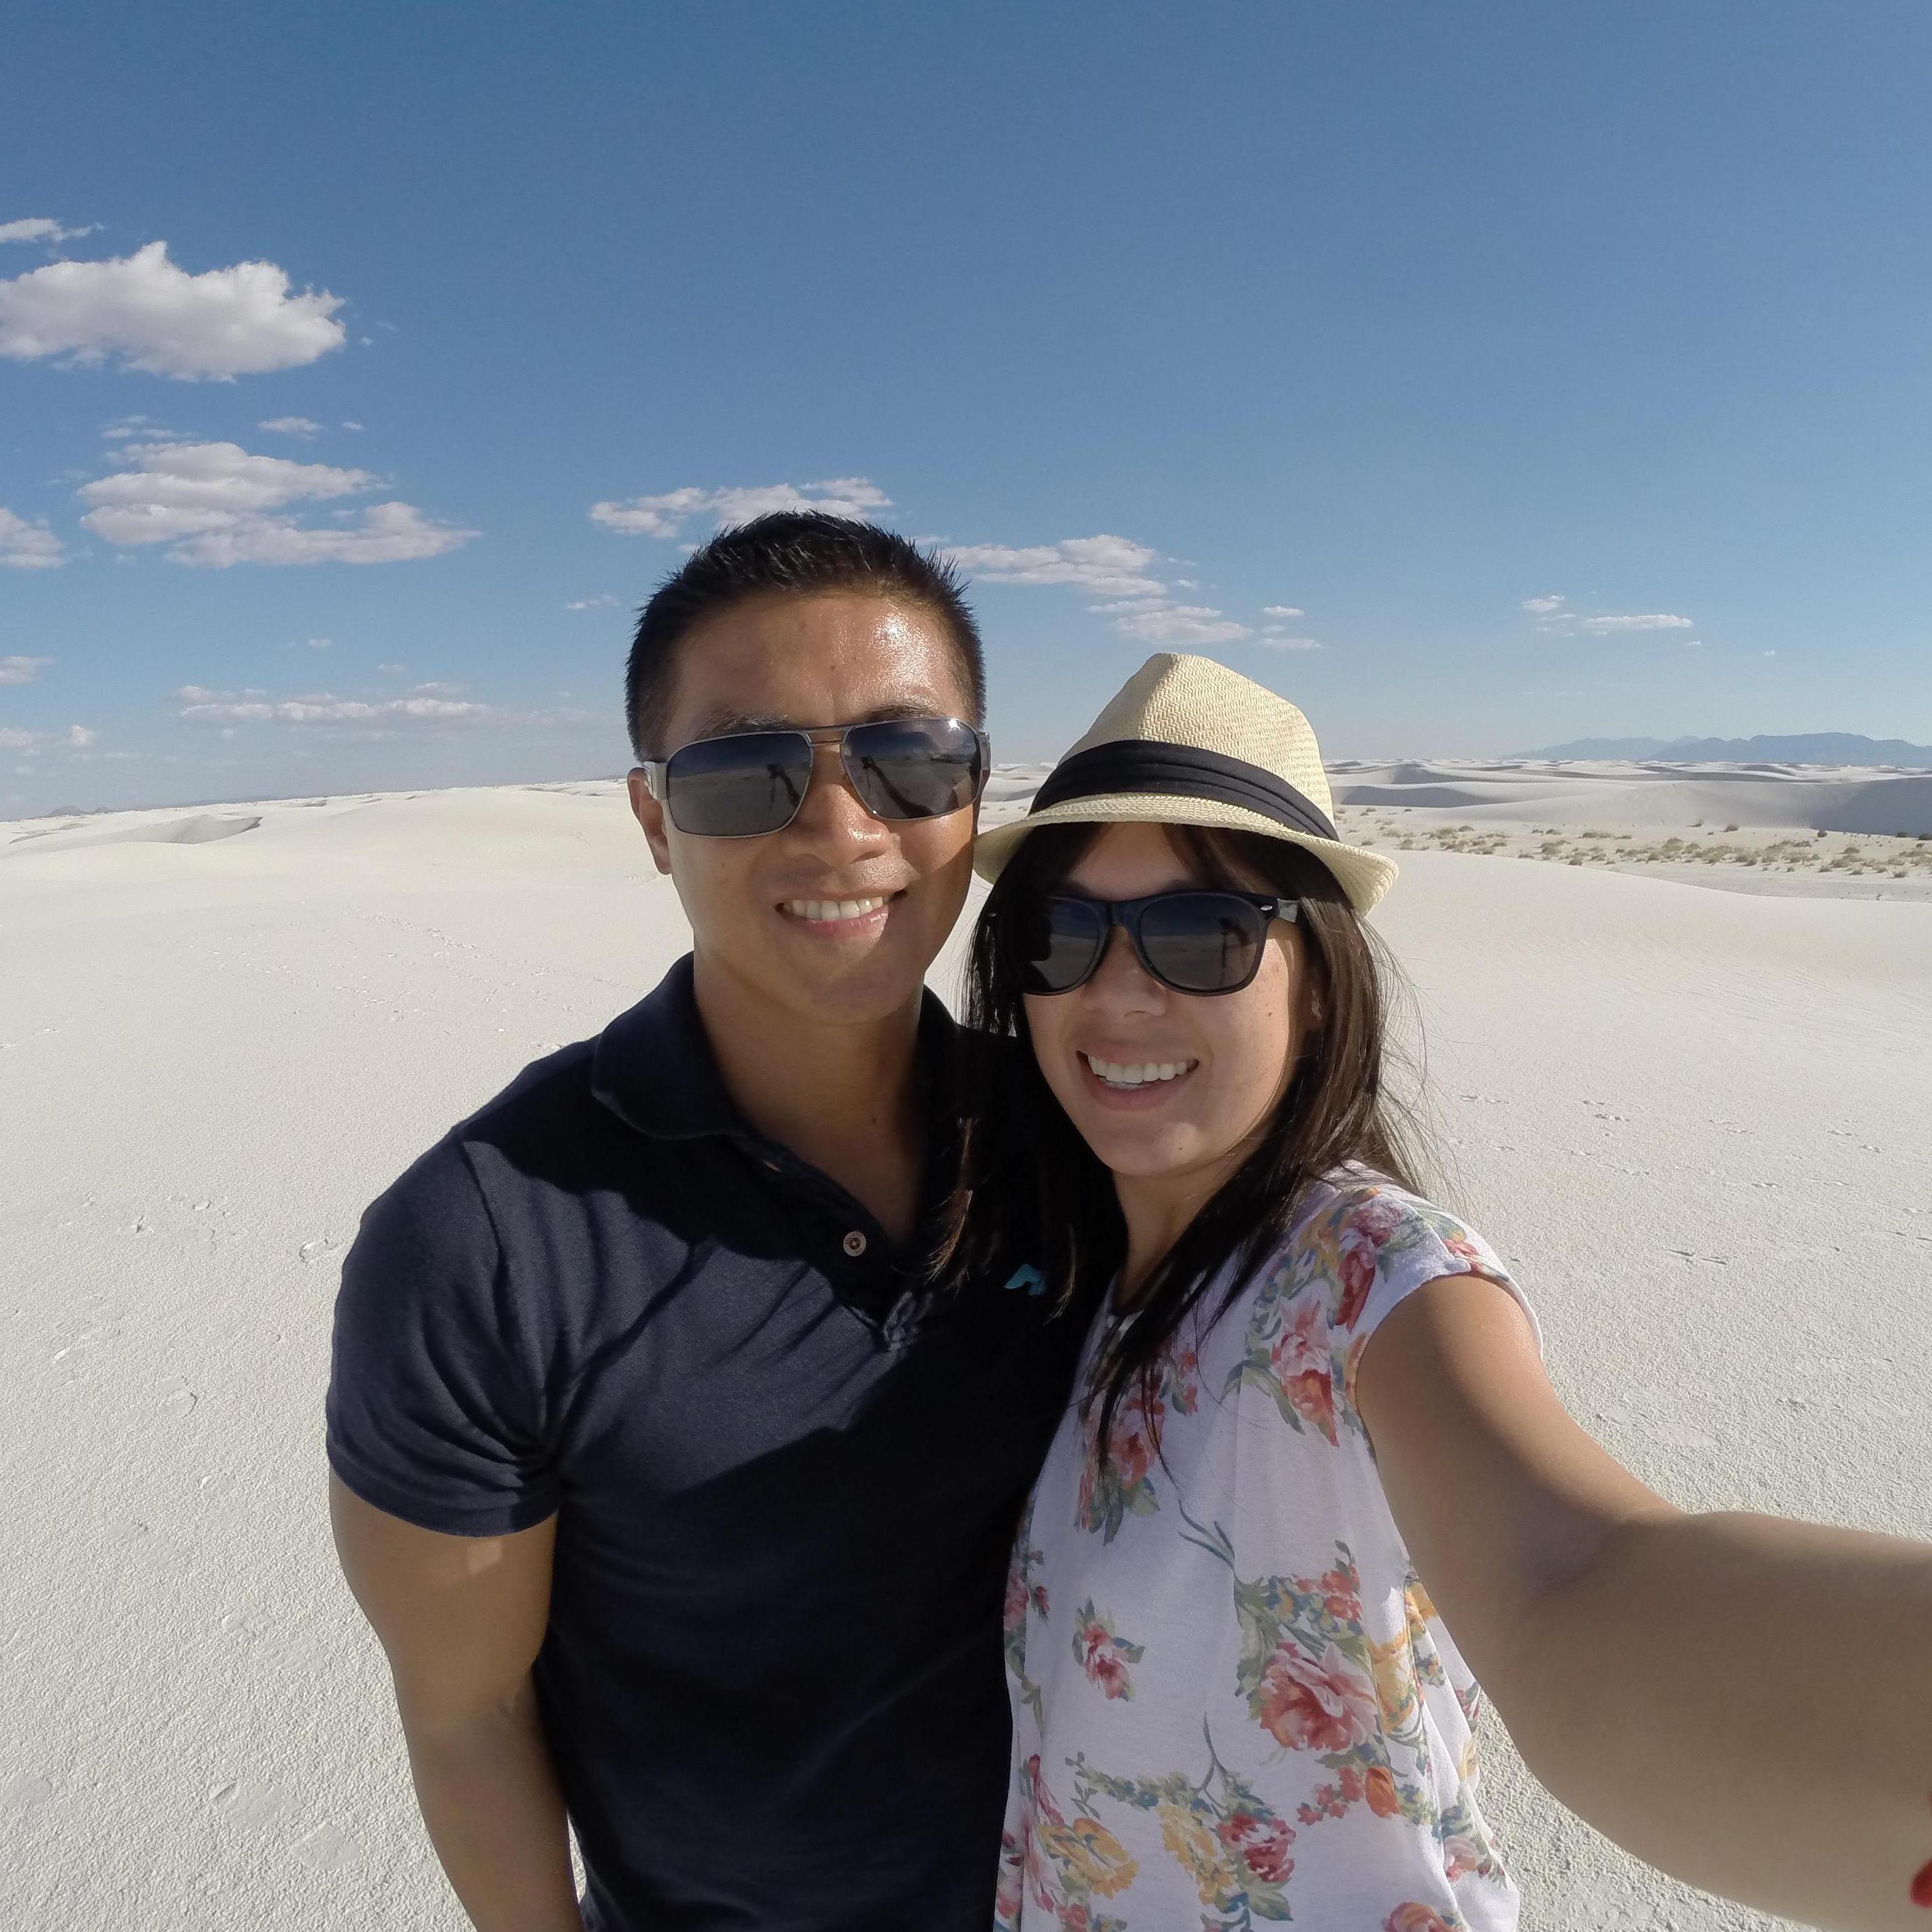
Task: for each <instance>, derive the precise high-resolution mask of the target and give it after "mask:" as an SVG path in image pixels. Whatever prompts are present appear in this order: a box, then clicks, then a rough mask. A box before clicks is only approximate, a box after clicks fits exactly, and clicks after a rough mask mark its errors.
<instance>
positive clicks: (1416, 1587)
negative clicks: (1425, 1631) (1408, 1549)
mask: <svg viewBox="0 0 1932 1932" xmlns="http://www.w3.org/2000/svg"><path fill="white" fill-rule="evenodd" d="M1402 1594H1403V1601H1404V1602H1405V1603H1406V1604H1407V1605H1408V1606H1409V1628H1410V1630H1412V1631H1415V1630H1418V1629H1420V1628H1421V1626H1422V1625H1424V1624H1425V1623H1427V1622H1428V1621H1429V1619H1430V1618H1431V1617H1433V1616H1436V1615H1438V1614H1439V1613H1438V1612H1437V1610H1436V1606H1435V1605H1434V1604H1432V1603H1431V1602H1430V1601H1429V1592H1427V1590H1425V1589H1424V1588H1423V1587H1422V1581H1421V1578H1420V1577H1410V1579H1409V1587H1408V1588H1407V1589H1406V1590H1404V1591H1403V1593H1402Z"/></svg>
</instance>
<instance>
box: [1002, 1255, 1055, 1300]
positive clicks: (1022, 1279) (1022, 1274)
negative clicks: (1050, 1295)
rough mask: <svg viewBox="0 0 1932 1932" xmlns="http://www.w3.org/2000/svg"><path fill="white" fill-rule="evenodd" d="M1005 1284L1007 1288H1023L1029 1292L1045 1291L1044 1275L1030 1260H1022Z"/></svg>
mask: <svg viewBox="0 0 1932 1932" xmlns="http://www.w3.org/2000/svg"><path fill="white" fill-rule="evenodd" d="M1006 1285H1007V1287H1009V1288H1023V1289H1025V1290H1026V1292H1028V1294H1029V1295H1044V1294H1045V1293H1046V1276H1045V1275H1043V1274H1041V1273H1040V1270H1039V1269H1038V1268H1035V1267H1034V1265H1033V1264H1032V1263H1031V1262H1023V1263H1022V1265H1020V1266H1019V1267H1018V1268H1015V1269H1014V1270H1013V1274H1011V1276H1010V1277H1009V1278H1008V1279H1007V1284H1006Z"/></svg>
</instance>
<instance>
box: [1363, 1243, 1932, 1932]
mask: <svg viewBox="0 0 1932 1932" xmlns="http://www.w3.org/2000/svg"><path fill="white" fill-rule="evenodd" d="M1355 1399H1356V1404H1357V1406H1358V1409H1359V1411H1360V1412H1361V1416H1362V1418H1363V1421H1364V1423H1365V1424H1367V1427H1368V1431H1369V1435H1370V1440H1371V1441H1372V1442H1373V1444H1374V1445H1375V1451H1376V1463H1377V1466H1378V1467H1379V1470H1380V1472H1381V1475H1382V1486H1383V1488H1384V1490H1385V1492H1386V1493H1387V1495H1388V1500H1389V1506H1390V1508H1391V1511H1392V1512H1393V1514H1394V1517H1395V1521H1396V1525H1397V1528H1398V1529H1400V1531H1401V1532H1402V1535H1403V1540H1404V1541H1405V1542H1406V1543H1407V1544H1408V1546H1409V1553H1410V1554H1411V1556H1412V1557H1413V1558H1414V1559H1415V1565H1416V1569H1417V1572H1418V1574H1419V1575H1420V1576H1421V1579H1422V1581H1423V1583H1424V1586H1425V1588H1427V1590H1428V1591H1429V1593H1430V1596H1431V1597H1432V1598H1433V1599H1434V1601H1435V1602H1436V1607H1438V1609H1439V1610H1440V1611H1441V1612H1442V1616H1443V1619H1444V1621H1445V1622H1446V1623H1447V1624H1448V1628H1449V1629H1450V1631H1451V1634H1453V1635H1454V1637H1455V1639H1456V1642H1457V1647H1458V1648H1459V1649H1460V1650H1461V1651H1462V1652H1463V1655H1464V1656H1465V1658H1466V1659H1467V1660H1468V1662H1469V1666H1470V1668H1471V1669H1472V1670H1474V1671H1475V1674H1476V1676H1477V1677H1478V1679H1480V1680H1481V1682H1482V1684H1483V1685H1484V1689H1485V1690H1486V1691H1487V1693H1488V1694H1489V1695H1490V1697H1492V1698H1493V1700H1494V1702H1495V1703H1496V1707H1497V1709H1499V1711H1500V1712H1502V1715H1503V1717H1504V1718H1505V1721H1507V1723H1508V1725H1509V1727H1510V1731H1511V1736H1513V1737H1514V1739H1515V1741H1516V1743H1517V1748H1518V1749H1519V1750H1520V1751H1521V1752H1522V1754H1523V1760H1524V1761H1525V1763H1527V1764H1528V1766H1529V1768H1530V1769H1531V1770H1532V1772H1535V1775H1537V1777H1538V1778H1540V1779H1541V1781H1542V1782H1543V1783H1544V1784H1546V1785H1547V1786H1548V1787H1549V1788H1550V1790H1551V1791H1553V1793H1555V1794H1556V1796H1557V1797H1559V1799H1562V1801H1563V1802H1564V1803H1565V1804H1566V1805H1568V1806H1570V1808H1571V1809H1572V1810H1573V1811H1576V1812H1577V1813H1578V1814H1580V1816H1581V1817H1584V1818H1586V1819H1587V1820H1589V1822H1590V1823H1592V1825H1594V1826H1596V1827H1597V1828H1598V1830H1600V1831H1601V1832H1604V1833H1605V1834H1606V1835H1607V1836H1609V1837H1610V1838H1614V1839H1616V1841H1617V1842H1618V1843H1619V1844H1622V1845H1623V1846H1626V1847H1627V1848H1628V1849H1629V1850H1631V1851H1632V1852H1635V1853H1636V1854H1637V1856H1638V1857H1640V1858H1644V1859H1646V1860H1648V1861H1649V1862H1650V1863H1651V1864H1655V1865H1657V1866H1658V1867H1661V1868H1662V1869H1663V1870H1665V1871H1667V1872H1670V1873H1672V1874H1673V1876H1676V1877H1679V1878H1682V1879H1685V1880H1687V1881H1688V1882H1690V1883H1691V1884H1693V1885H1701V1886H1703V1888H1705V1889H1706V1890H1707V1891H1715V1892H1719V1893H1721V1894H1724V1895H1726V1896H1727V1897H1733V1898H1736V1899H1739V1900H1742V1901H1743V1902H1745V1903H1748V1904H1751V1905H1754V1906H1758V1907H1759V1908H1760V1909H1763V1910H1766V1911H1769V1912H1778V1913H1781V1914H1782V1915H1784V1916H1786V1917H1787V1918H1796V1919H1799V1920H1800V1921H1803V1922H1804V1923H1805V1924H1812V1925H1818V1926H1823V1927H1832V1928H1844V1932H1890V1928H1893V1927H1897V1928H1899V1932H1913V1928H1915V1932H1932V1909H1926V1907H1925V1906H1922V1905H1921V1904H1919V1903H1915V1900H1914V1899H1913V1897H1912V1892H1913V1889H1914V1881H1915V1879H1917V1878H1918V1876H1919V1874H1920V1873H1921V1872H1922V1871H1923V1870H1924V1869H1925V1867H1927V1864H1928V1862H1932V1544H1921V1543H1918V1542H1914V1541H1908V1540H1906V1539H1905V1538H1899V1537H1891V1536H1880V1535H1873V1534H1871V1533H1869V1532H1865V1531H1861V1530H1850V1529H1827V1528H1825V1527H1823V1526H1818V1525H1815V1524H1811V1523H1796V1522H1790V1521H1787V1520H1784V1519H1783V1518H1781V1517H1770V1516H1760V1515H1753V1514H1745V1513H1744V1512H1742V1511H1737V1512H1733V1511H1724V1512H1721V1513H1715V1514H1707V1515H1687V1514H1685V1513H1683V1512H1682V1511H1679V1510H1677V1509H1676V1508H1673V1507H1672V1505H1670V1504H1669V1503H1668V1502H1666V1501H1665V1500H1664V1499H1663V1498H1662V1497H1661V1496H1658V1495H1657V1494H1656V1493H1655V1492H1654V1491H1652V1490H1649V1489H1647V1488H1646V1487H1645V1486H1644V1485H1643V1484H1641V1483H1640V1482H1639V1481H1637V1478H1635V1477H1634V1476H1633V1475H1631V1474H1630V1473H1629V1472H1628V1471H1627V1470H1625V1469H1623V1468H1622V1466H1621V1465H1619V1463H1616V1462H1615V1461H1613V1460H1612V1458H1611V1457H1610V1456H1609V1455H1607V1454H1606V1453H1605V1452H1604V1450H1603V1449H1602V1448H1600V1447H1599V1446H1598V1445H1597V1444H1596V1443H1595V1442H1593V1441H1592V1439H1591V1438H1590V1437H1589V1436H1587V1435H1586V1434H1585V1433H1584V1432H1583V1430H1582V1429H1580V1427H1578V1426H1577V1424H1576V1423H1575V1422H1574V1421H1572V1420H1571V1417H1570V1415H1569V1414H1568V1412H1567V1411H1566V1410H1565V1409H1564V1407H1563V1406H1562V1403H1561V1402H1560V1401H1559V1400H1558V1398H1557V1396H1556V1391H1555V1390H1554V1389H1553V1388H1552V1387H1551V1386H1550V1381H1549V1379H1548V1377H1547V1376H1546V1375H1545V1374H1544V1370H1543V1365H1542V1363H1541V1361H1540V1360H1539V1359H1538V1355H1537V1352H1536V1346H1535V1342H1534V1340H1532V1337H1531V1334H1530V1331H1529V1323H1528V1322H1526V1320H1525V1319H1524V1317H1523V1313H1522V1310H1520V1308H1519V1307H1517V1304H1516V1303H1515V1302H1514V1301H1513V1300H1512V1299H1511V1297H1510V1296H1509V1295H1508V1293H1507V1292H1505V1290H1504V1289H1501V1288H1499V1287H1498V1286H1496V1284H1495V1283H1493V1282H1489V1281H1485V1280H1481V1279H1480V1278H1479V1277H1474V1276H1466V1275H1458V1276H1453V1277H1445V1279H1443V1280H1439V1281H1434V1282H1431V1283H1428V1284H1427V1286H1425V1287H1424V1288H1421V1289H1418V1290H1417V1291H1416V1292H1415V1293H1414V1294H1413V1295H1411V1296H1409V1298H1408V1299H1406V1301H1403V1303H1401V1304H1400V1305H1398V1306H1397V1307H1396V1308H1395V1309H1394V1310H1392V1311H1391V1313H1390V1314H1389V1316H1388V1319H1386V1320H1385V1322H1384V1323H1383V1324H1382V1327H1381V1328H1379V1329H1378V1330H1377V1331H1376V1333H1375V1334H1373V1336H1371V1337H1370V1339H1369V1341H1368V1343H1367V1345H1366V1346H1365V1347H1364V1351H1363V1353H1362V1356H1361V1361H1360V1363H1359V1364H1358V1368H1357V1371H1356V1382H1355Z"/></svg>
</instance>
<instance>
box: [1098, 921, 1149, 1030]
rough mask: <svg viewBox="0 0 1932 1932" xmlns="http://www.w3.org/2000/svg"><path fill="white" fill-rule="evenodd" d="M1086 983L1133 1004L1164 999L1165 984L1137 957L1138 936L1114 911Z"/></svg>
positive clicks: (1138, 953) (1105, 993)
mask: <svg viewBox="0 0 1932 1932" xmlns="http://www.w3.org/2000/svg"><path fill="white" fill-rule="evenodd" d="M1088 984H1089V985H1090V986H1094V988H1095V989H1097V991H1099V992H1101V993H1103V994H1104V995H1110V996H1112V998H1115V999H1125V1000H1127V1001H1130V1003H1131V1004H1133V1005H1135V1006H1136V1007H1139V1006H1142V1005H1144V1004H1147V1003H1148V1002H1150V1001H1164V1000H1165V999H1166V997H1167V989H1166V987H1165V986H1163V985H1162V983H1161V982H1160V979H1159V978H1158V977H1157V976H1156V975H1155V974H1154V973H1152V972H1151V971H1149V970H1148V963H1147V962H1146V961H1145V959H1142V957H1141V949H1140V944H1139V938H1138V937H1137V936H1136V935H1135V934H1134V933H1133V932H1132V931H1131V930H1130V929H1129V927H1128V925H1127V921H1126V919H1124V918H1122V917H1121V916H1120V915H1119V914H1118V913H1115V914H1114V915H1113V916H1112V918H1111V919H1110V920H1109V924H1108V927H1107V937H1106V940H1105V941H1103V943H1102V945H1101V947H1100V958H1099V959H1097V961H1095V962H1094V971H1093V972H1092V974H1091V976H1090V977H1089V980H1088Z"/></svg>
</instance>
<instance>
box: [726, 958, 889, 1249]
mask: <svg viewBox="0 0 1932 1932" xmlns="http://www.w3.org/2000/svg"><path fill="white" fill-rule="evenodd" d="M692 992H693V994H694V998H696V1001H697V1012H698V1017H699V1018H700V1020H701V1021H702V1022H703V1025H704V1031H705V1035H706V1038H707V1039H708V1040H709V1043H710V1046H711V1051H712V1057H713V1058H715V1060H716V1061H717V1063H718V1074H719V1076H720V1077H721V1079H723V1081H724V1089H725V1091H726V1092H727V1094H730V1097H731V1100H732V1102H733V1105H735V1106H736V1108H737V1109H738V1111H739V1112H740V1113H741V1114H742V1115H743V1116H744V1117H745V1120H746V1121H747V1122H748V1124H750V1125H751V1127H754V1128H755V1129H756V1130H757V1132H758V1133H760V1134H762V1135H763V1136H765V1138H766V1139H767V1140H771V1141H775V1142H778V1145H780V1146H781V1147H785V1148H790V1150H791V1151H792V1152H793V1154H796V1155H797V1156H798V1157H799V1159H800V1160H803V1161H806V1162H808V1163H810V1164H811V1166H814V1167H815V1168H817V1169H819V1171H820V1172H821V1173H823V1174H826V1175H829V1176H830V1177H831V1178H832V1180H834V1181H837V1182H838V1184H839V1185H840V1186H841V1187H843V1188H844V1190H845V1191H846V1192H847V1193H848V1194H850V1195H852V1196H853V1197H854V1198H855V1199H857V1200H858V1201H859V1202H860V1203H861V1204H862V1205H863V1206H865V1208H867V1209H868V1210H869V1211H870V1212H871V1214H872V1216H873V1217H874V1219H875V1220H877V1222H878V1223H879V1224H880V1226H881V1227H883V1229H885V1230H886V1233H887V1234H888V1235H889V1236H890V1237H891V1238H892V1241H893V1242H894V1243H895V1244H897V1245H901V1246H903V1245H904V1244H905V1243H906V1242H907V1241H909V1240H910V1238H911V1235H912V1232H913V1227H914V1226H915V1225H916V1223H917V1220H918V1218H919V1182H920V1178H921V1174H922V1169H923V1166H924V1161H925V1154H926V1147H925V1138H926V1137H925V1131H924V1115H923V1112H922V1109H921V1108H920V1106H919V1092H918V1057H919V1005H920V1001H919V995H917V994H915V995H913V998H912V999H911V1000H910V1001H909V1002H908V1003H907V1004H906V1005H905V1006H904V1007H903V1008H901V1010H899V1011H898V1012H896V1013H892V1014H889V1015H888V1016H886V1017H885V1018H884V1019H879V1020H874V1021H866V1022H860V1023H858V1024H856V1025H812V1024H811V1022H805V1021H801V1020H799V1019H798V1017H797V1016H796V1015H795V1014H793V1013H786V1012H784V1011H782V1010H780V1009H778V1008H777V1007H774V1006H773V1005H772V1003H771V1001H769V999H768V998H765V997H764V996H763V995H760V994H758V993H757V992H754V990H753V989H751V988H750V987H748V986H745V984H744V983H743V982H742V981H741V980H738V979H737V978H736V977H735V976H734V975H733V974H732V973H731V972H730V970H729V969H728V968H721V967H719V966H718V965H716V963H715V962H707V961H706V959H705V957H704V956H703V953H699V954H698V955H697V957H696V959H694V961H693V962H692Z"/></svg>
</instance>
